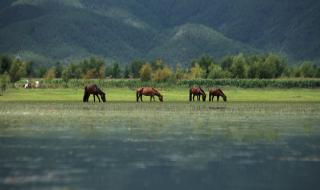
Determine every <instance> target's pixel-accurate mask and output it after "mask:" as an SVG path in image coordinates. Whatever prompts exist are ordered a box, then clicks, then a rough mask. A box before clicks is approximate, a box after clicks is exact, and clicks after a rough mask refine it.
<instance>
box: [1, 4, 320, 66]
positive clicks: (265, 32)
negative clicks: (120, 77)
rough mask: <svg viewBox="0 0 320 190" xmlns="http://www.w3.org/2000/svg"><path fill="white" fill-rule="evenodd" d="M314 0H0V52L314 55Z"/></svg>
mask: <svg viewBox="0 0 320 190" xmlns="http://www.w3.org/2000/svg"><path fill="white" fill-rule="evenodd" d="M318 10H320V1H317V0H305V1H300V0H281V1H278V0H269V1H265V0H228V1H221V0H197V1H195V0H179V1H178V0H152V1H146V0H1V2H0V41H1V43H0V52H1V53H9V54H14V55H17V54H18V55H20V56H21V57H23V58H26V59H33V60H36V61H38V62H39V63H41V64H48V63H50V62H55V61H58V60H59V61H63V60H67V61H68V62H69V61H70V60H79V59H82V58H84V57H88V56H98V57H102V58H106V59H107V60H109V61H110V62H113V61H118V62H121V63H122V62H123V63H126V62H129V61H132V60H134V59H155V58H161V59H163V60H164V61H165V62H168V64H170V65H175V64H176V63H180V64H182V65H186V64H189V63H190V62H191V60H192V59H194V58H197V57H199V56H201V55H210V56H213V57H215V58H221V57H223V56H225V55H230V54H237V53H239V52H255V53H259V52H275V53H278V54H281V55H283V56H287V57H288V58H289V60H293V61H294V60H319V58H320V39H319V38H320V14H319V11H318Z"/></svg>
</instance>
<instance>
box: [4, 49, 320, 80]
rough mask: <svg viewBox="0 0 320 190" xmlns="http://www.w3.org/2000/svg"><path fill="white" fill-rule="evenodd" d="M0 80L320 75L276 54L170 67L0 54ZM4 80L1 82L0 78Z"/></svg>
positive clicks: (202, 59)
mask: <svg viewBox="0 0 320 190" xmlns="http://www.w3.org/2000/svg"><path fill="white" fill-rule="evenodd" d="M0 75H1V81H10V82H13V83H14V82H16V81H18V80H20V79H21V78H22V77H28V78H44V79H46V80H51V79H54V78H62V79H63V80H64V81H65V82H68V80H70V79H104V78H106V77H107V78H135V79H137V78H140V79H141V80H142V81H155V82H174V81H177V80H184V79H188V80H192V79H223V78H238V79H274V78H281V77H286V78H288V77H289V78H290V77H292V78H293V77H294V78H296V77H301V78H320V67H319V66H317V65H316V64H314V63H313V62H310V61H303V62H301V63H300V64H297V65H289V64H288V63H287V61H286V60H285V59H284V58H282V57H281V56H279V55H276V54H273V53H268V54H262V55H245V54H242V53H240V54H237V55H230V56H226V57H224V58H223V59H221V60H219V61H216V60H215V59H214V58H213V57H210V56H202V57H199V58H198V59H194V60H193V61H191V63H190V64H189V66H187V67H183V66H182V65H180V64H177V65H175V66H174V67H172V66H170V65H169V64H166V63H165V62H164V61H163V60H161V59H156V60H152V61H144V60H135V61H132V62H131V63H129V64H127V65H125V66H122V65H120V64H119V63H113V64H107V63H106V61H105V60H104V59H100V58H96V57H91V58H87V59H83V60H80V61H78V62H72V63H70V64H67V65H63V64H61V62H56V63H55V64H54V66H52V67H44V66H40V67H37V66H36V65H35V64H34V63H33V62H32V61H23V60H22V59H21V58H13V57H11V56H8V55H1V56H0ZM2 83H4V82H2Z"/></svg>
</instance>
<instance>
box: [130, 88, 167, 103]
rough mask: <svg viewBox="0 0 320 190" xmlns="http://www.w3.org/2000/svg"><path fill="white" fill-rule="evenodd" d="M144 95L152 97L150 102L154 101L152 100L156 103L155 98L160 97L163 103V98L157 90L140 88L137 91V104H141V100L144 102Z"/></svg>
mask: <svg viewBox="0 0 320 190" xmlns="http://www.w3.org/2000/svg"><path fill="white" fill-rule="evenodd" d="M142 95H145V96H150V102H151V101H152V99H153V101H156V100H155V98H154V96H158V98H159V100H160V102H163V96H162V95H161V94H160V92H159V91H158V90H157V89H155V88H152V87H143V88H138V89H137V91H136V96H137V102H139V99H140V101H141V102H142Z"/></svg>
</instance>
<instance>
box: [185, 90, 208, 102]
mask: <svg viewBox="0 0 320 190" xmlns="http://www.w3.org/2000/svg"><path fill="white" fill-rule="evenodd" d="M195 96H197V99H198V101H200V96H202V101H204V102H205V101H206V97H207V95H206V93H205V92H204V90H203V89H202V88H201V87H192V88H190V90H189V101H190V102H191V101H194V97H195Z"/></svg>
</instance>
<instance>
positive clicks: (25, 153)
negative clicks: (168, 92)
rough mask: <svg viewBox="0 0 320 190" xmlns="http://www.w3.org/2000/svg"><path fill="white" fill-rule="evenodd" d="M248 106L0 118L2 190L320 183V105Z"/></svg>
mask: <svg viewBox="0 0 320 190" xmlns="http://www.w3.org/2000/svg"><path fill="white" fill-rule="evenodd" d="M187 106H188V105H187ZM241 106H242V105H240V107H241ZM256 106H257V105H256ZM259 106H261V105H259ZM249 107H250V108H249V109H248V108H247V107H246V108H245V109H244V108H239V107H238V108H236V107H233V108H232V109H228V108H226V109H215V110H214V111H213V112H212V111H211V110H210V108H209V107H208V108H205V110H206V111H207V112H205V113H206V114H203V112H196V113H190V112H188V113H185V112H177V113H175V114H172V113H173V112H167V111H164V112H157V113H153V111H152V110H151V111H150V110H149V111H150V112H151V116H146V115H144V114H143V115H140V114H137V115H130V114H123V113H122V112H121V111H120V114H119V112H114V111H112V114H111V113H100V115H99V114H98V115H99V117H94V116H93V115H88V116H87V118H86V122H84V123H83V122H82V120H81V119H77V120H72V122H70V123H66V125H65V124H64V122H65V121H69V120H70V117H72V116H70V117H69V118H68V119H65V118H64V117H61V118H59V119H60V120H54V117H51V116H48V117H49V118H50V119H53V120H51V122H48V118H45V119H44V120H43V121H45V122H42V120H41V119H40V120H38V121H35V120H32V121H31V120H30V122H29V121H28V119H25V118H24V124H23V125H20V124H19V123H21V121H19V122H18V123H14V121H16V120H17V118H16V117H13V116H8V117H6V118H5V119H3V118H1V120H2V121H6V125H7V126H4V127H3V128H2V129H1V132H2V133H1V137H0V154H1V155H0V189H139V190H140V189H227V190H228V189H230V190H231V189H243V190H248V189H249V190H250V189H290V190H291V189H317V188H318V187H320V184H319V182H318V176H320V141H319V134H320V133H319V126H318V123H320V122H319V121H320V120H319V119H318V118H319V117H315V116H319V112H320V109H319V110H317V109H318V107H311V108H309V107H310V106H309V105H307V106H306V107H305V108H303V107H301V106H300V105H299V106H297V107H290V106H287V105H286V108H284V110H283V109H282V111H281V110H280V111H279V110H278V111H274V110H273V109H272V108H271V107H272V106H270V105H266V106H265V108H264V109H262V108H261V107H255V105H249ZM269 107H270V108H269ZM279 107H283V105H279ZM58 108H59V105H58ZM99 109H102V110H104V109H105V111H106V112H108V109H109V108H99ZM120 109H121V108H120ZM131 109H133V108H131ZM161 109H164V108H162V107H160V110H161ZM236 109H238V111H235V110H236ZM241 109H243V110H242V111H241V112H239V110H241ZM300 109H302V110H303V111H301V110H300ZM297 110H298V111H297ZM299 110H300V111H299ZM306 110H307V111H306ZM308 110H312V112H310V111H308ZM23 111H24V110H22V112H23ZM169 111H170V110H169ZM202 111H203V110H202ZM125 113H127V112H125ZM230 113H232V114H230ZM110 114H111V116H112V117H111V116H110ZM17 115H19V114H17ZM101 115H102V116H104V117H100V116H101ZM76 116H77V117H78V115H76ZM88 118H92V119H93V120H94V121H92V122H91V125H87V124H88V123H90V122H89V121H88ZM132 118H135V119H134V120H133V119H132ZM141 118H144V119H143V120H141ZM106 120H107V122H106ZM53 121H54V122H53ZM142 124H143V125H142Z"/></svg>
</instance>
